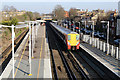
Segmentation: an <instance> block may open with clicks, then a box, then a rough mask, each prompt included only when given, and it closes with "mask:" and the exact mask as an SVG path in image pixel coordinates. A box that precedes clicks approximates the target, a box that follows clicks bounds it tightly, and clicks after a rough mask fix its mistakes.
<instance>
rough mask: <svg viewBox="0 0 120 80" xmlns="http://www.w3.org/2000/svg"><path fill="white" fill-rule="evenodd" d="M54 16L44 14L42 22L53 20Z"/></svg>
mask: <svg viewBox="0 0 120 80" xmlns="http://www.w3.org/2000/svg"><path fill="white" fill-rule="evenodd" d="M52 16H53V14H43V15H42V16H41V19H42V20H52Z"/></svg>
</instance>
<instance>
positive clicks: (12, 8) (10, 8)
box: [9, 6, 17, 12]
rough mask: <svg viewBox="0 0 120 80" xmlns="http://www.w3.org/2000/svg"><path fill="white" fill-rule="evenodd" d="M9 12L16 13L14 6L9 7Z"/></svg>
mask: <svg viewBox="0 0 120 80" xmlns="http://www.w3.org/2000/svg"><path fill="white" fill-rule="evenodd" d="M9 10H10V11H11V12H16V11H17V9H16V8H15V7H14V6H10V7H9Z"/></svg>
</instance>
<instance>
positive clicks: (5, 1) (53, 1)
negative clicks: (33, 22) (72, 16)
mask: <svg viewBox="0 0 120 80" xmlns="http://www.w3.org/2000/svg"><path fill="white" fill-rule="evenodd" d="M0 1H2V7H3V6H4V5H9V6H14V7H16V8H17V9H18V10H26V11H33V12H39V13H50V12H52V10H53V9H54V7H55V6H56V5H58V4H59V5H62V7H64V9H65V10H67V11H68V10H69V9H70V8H71V7H74V8H78V9H88V10H95V9H104V10H105V11H107V10H115V9H118V1H119V0H0ZM83 1H84V2H83ZM0 5H1V4H0ZM0 9H1V6H0Z"/></svg>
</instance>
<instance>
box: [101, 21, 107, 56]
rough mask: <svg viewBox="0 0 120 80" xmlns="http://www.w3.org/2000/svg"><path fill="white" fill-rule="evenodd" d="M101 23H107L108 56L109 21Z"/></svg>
mask: <svg viewBox="0 0 120 80" xmlns="http://www.w3.org/2000/svg"><path fill="white" fill-rule="evenodd" d="M101 23H107V55H109V21H101Z"/></svg>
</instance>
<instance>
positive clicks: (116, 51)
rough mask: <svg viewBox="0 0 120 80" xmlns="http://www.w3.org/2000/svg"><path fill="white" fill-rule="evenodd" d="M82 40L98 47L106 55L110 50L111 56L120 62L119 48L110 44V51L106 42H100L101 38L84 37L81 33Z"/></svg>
mask: <svg viewBox="0 0 120 80" xmlns="http://www.w3.org/2000/svg"><path fill="white" fill-rule="evenodd" d="M81 40H82V41H84V42H86V43H88V44H90V45H92V46H94V47H96V48H97V49H99V50H101V51H103V52H105V53H106V52H107V50H108V51H109V55H111V56H112V57H114V58H116V59H118V60H120V48H119V47H116V46H114V45H110V44H109V49H107V43H106V42H104V41H102V40H100V39H99V38H92V37H91V36H90V35H84V34H83V33H81Z"/></svg>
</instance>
